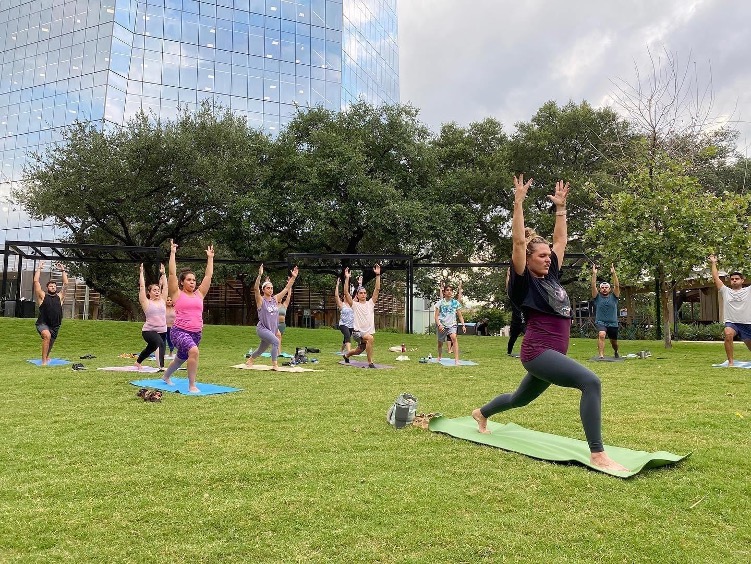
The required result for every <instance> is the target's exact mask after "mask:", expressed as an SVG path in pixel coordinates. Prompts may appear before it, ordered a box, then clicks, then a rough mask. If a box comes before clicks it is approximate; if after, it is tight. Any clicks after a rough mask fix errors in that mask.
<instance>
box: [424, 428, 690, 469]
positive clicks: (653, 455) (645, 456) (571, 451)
mask: <svg viewBox="0 0 751 564" xmlns="http://www.w3.org/2000/svg"><path fill="white" fill-rule="evenodd" d="M428 428H429V429H430V430H431V431H435V432H437V433H445V434H447V435H451V436H452V437H456V438H457V439H464V440H466V441H472V442H473V443H479V444H483V445H488V446H493V447H496V448H500V449H503V450H508V451H511V452H518V453H520V454H524V455H526V456H531V457H532V458H539V459H540V460H550V461H552V462H578V463H580V464H583V465H584V466H588V467H589V468H592V469H593V470H597V471H598V472H603V473H605V474H610V475H611V476H616V477H618V478H629V477H631V476H634V475H635V474H638V473H639V472H641V471H642V470H644V469H646V468H656V467H658V466H666V465H668V464H674V463H676V462H678V461H680V460H683V459H684V458H686V457H688V456H689V455H690V454H691V453H688V454H684V455H683V456H681V455H677V454H673V453H670V452H664V451H659V452H644V451H641V450H631V449H628V448H621V447H615V446H610V445H605V451H606V452H607V453H608V455H609V456H610V458H612V459H613V460H615V461H616V462H619V463H620V464H622V465H623V466H625V467H626V468H628V469H629V471H628V472H613V471H610V470H603V469H602V468H598V467H597V466H593V465H592V464H590V462H589V446H588V445H587V443H586V441H580V440H578V439H570V438H568V437H560V436H558V435H551V434H549V433H541V432H539V431H532V430H530V429H525V428H524V427H520V426H519V425H515V424H514V423H506V424H505V425H504V424H502V423H495V422H493V421H488V430H489V431H491V434H484V433H480V432H479V431H478V430H477V421H475V420H474V419H473V418H472V417H471V416H467V417H458V418H456V419H450V418H448V417H436V418H434V419H431V421H430V426H429V427H428Z"/></svg>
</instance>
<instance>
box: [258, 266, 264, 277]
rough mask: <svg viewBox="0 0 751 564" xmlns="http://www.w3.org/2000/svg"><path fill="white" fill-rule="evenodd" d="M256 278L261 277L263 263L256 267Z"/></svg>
mask: <svg viewBox="0 0 751 564" xmlns="http://www.w3.org/2000/svg"><path fill="white" fill-rule="evenodd" d="M258 276H259V278H260V277H261V276H263V263H261V264H260V265H259V266H258Z"/></svg>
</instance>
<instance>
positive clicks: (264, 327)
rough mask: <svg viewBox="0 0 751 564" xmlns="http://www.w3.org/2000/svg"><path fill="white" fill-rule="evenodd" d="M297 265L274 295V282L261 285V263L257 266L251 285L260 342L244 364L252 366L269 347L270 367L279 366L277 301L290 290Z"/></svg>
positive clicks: (276, 367)
mask: <svg viewBox="0 0 751 564" xmlns="http://www.w3.org/2000/svg"><path fill="white" fill-rule="evenodd" d="M297 272H298V270H297V267H295V268H293V269H292V276H290V277H289V278H287V285H286V286H285V287H284V288H283V289H282V291H281V292H279V293H278V294H276V295H274V284H273V283H272V282H271V280H268V279H267V280H265V281H264V282H263V286H262V285H261V276H263V264H262V265H260V266H259V267H258V276H257V277H256V282H255V284H254V286H253V292H254V293H255V297H256V307H257V308H258V325H256V333H257V334H258V338H259V339H261V344H260V345H258V348H257V349H256V350H254V351H253V354H251V355H250V356H249V357H248V359H247V360H246V361H245V364H247V365H248V366H253V363H254V362H255V360H256V359H257V358H258V357H259V356H261V354H263V352H264V351H265V350H266V349H267V348H269V347H271V368H272V370H277V369H278V368H279V362H278V360H277V358H278V357H279V337H278V336H277V331H278V329H279V302H280V301H282V300H283V299H284V296H286V295H287V294H288V293H289V292H290V291H291V290H292V285H293V284H294V283H295V278H297Z"/></svg>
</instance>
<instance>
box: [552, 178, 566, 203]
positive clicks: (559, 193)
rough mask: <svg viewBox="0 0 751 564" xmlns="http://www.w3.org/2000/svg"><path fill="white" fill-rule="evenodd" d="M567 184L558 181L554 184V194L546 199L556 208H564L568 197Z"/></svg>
mask: <svg viewBox="0 0 751 564" xmlns="http://www.w3.org/2000/svg"><path fill="white" fill-rule="evenodd" d="M568 189H569V186H568V182H566V183H564V182H563V180H559V181H558V182H556V183H555V194H553V195H552V196H548V199H549V200H550V201H551V202H553V203H554V204H555V205H556V206H561V207H565V206H566V198H567V197H568Z"/></svg>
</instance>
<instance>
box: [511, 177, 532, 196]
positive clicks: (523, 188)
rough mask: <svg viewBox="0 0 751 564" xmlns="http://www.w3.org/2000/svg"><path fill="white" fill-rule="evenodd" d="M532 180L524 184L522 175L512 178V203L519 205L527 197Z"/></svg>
mask: <svg viewBox="0 0 751 564" xmlns="http://www.w3.org/2000/svg"><path fill="white" fill-rule="evenodd" d="M533 181H534V178H530V179H529V180H527V181H526V182H524V175H523V174H520V175H519V176H516V175H515V176H514V203H521V202H523V201H524V198H526V197H527V190H529V187H530V186H532V182H533Z"/></svg>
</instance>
